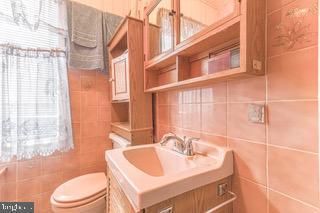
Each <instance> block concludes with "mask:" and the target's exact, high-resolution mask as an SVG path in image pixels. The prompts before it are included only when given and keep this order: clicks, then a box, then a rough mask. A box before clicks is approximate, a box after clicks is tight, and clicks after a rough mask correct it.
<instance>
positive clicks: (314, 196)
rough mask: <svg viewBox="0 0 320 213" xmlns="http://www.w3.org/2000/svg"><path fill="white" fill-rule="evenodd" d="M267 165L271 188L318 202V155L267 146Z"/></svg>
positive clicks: (313, 202) (308, 201) (314, 203)
mask: <svg viewBox="0 0 320 213" xmlns="http://www.w3.org/2000/svg"><path fill="white" fill-rule="evenodd" d="M268 167H269V184H270V188H271V189H275V190H277V191H280V192H282V193H285V194H288V195H290V196H292V197H294V198H296V199H299V200H302V201H305V202H307V203H310V204H313V205H317V204H318V189H319V183H318V181H319V178H318V168H319V167H318V155H316V154H309V153H305V152H300V151H293V150H287V149H281V148H276V147H269V161H268Z"/></svg>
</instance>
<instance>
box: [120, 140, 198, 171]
mask: <svg viewBox="0 0 320 213" xmlns="http://www.w3.org/2000/svg"><path fill="white" fill-rule="evenodd" d="M123 155H124V157H125V158H126V159H127V160H128V161H129V162H130V163H131V164H132V165H133V166H135V167H136V168H138V169H139V170H140V171H142V172H144V173H146V174H148V175H150V176H154V177H160V176H165V175H173V174H176V173H179V172H182V171H185V170H187V169H190V168H193V167H195V166H196V164H195V163H194V162H193V161H190V160H188V159H187V158H185V157H183V156H181V155H177V154H175V153H174V152H172V151H171V150H168V149H162V148H161V147H159V146H149V147H141V148H139V149H128V150H124V151H123Z"/></svg>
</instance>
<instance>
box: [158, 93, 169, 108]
mask: <svg viewBox="0 0 320 213" xmlns="http://www.w3.org/2000/svg"><path fill="white" fill-rule="evenodd" d="M158 104H159V105H167V104H168V92H160V93H158Z"/></svg>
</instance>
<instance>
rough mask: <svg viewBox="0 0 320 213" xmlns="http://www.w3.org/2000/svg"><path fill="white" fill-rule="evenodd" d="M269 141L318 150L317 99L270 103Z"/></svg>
mask: <svg viewBox="0 0 320 213" xmlns="http://www.w3.org/2000/svg"><path fill="white" fill-rule="evenodd" d="M268 107H269V108H268V112H269V143H270V144H274V145H279V146H286V147H290V148H295V149H302V150H306V151H312V152H317V151H318V134H317V132H318V123H317V122H318V121H317V120H318V119H317V102H316V101H299V102H273V103H269V106H268Z"/></svg>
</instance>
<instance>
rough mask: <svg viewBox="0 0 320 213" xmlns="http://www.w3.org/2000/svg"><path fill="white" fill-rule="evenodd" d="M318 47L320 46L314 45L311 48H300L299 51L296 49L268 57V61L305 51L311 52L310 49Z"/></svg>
mask: <svg viewBox="0 0 320 213" xmlns="http://www.w3.org/2000/svg"><path fill="white" fill-rule="evenodd" d="M317 46H318V44H313V45H311V46H307V47H302V48H299V49H296V50H291V51H286V52H282V53H279V54H275V55H272V56H270V57H266V60H267V61H268V60H271V59H274V58H278V57H281V56H286V55H290V54H293V53H297V52H302V51H305V50H309V49H312V48H315V47H317Z"/></svg>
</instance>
